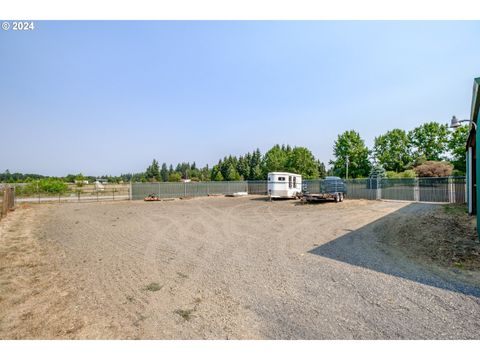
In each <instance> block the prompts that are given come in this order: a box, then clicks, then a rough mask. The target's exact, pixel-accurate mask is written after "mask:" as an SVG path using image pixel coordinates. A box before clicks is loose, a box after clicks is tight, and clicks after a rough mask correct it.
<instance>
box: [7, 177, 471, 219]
mask: <svg viewBox="0 0 480 360" xmlns="http://www.w3.org/2000/svg"><path fill="white" fill-rule="evenodd" d="M322 183H323V180H304V181H303V185H304V189H305V190H306V191H307V192H310V193H316V192H319V191H320V189H322V188H323V187H322ZM345 184H346V198H350V199H367V200H381V199H384V200H406V201H417V202H439V203H465V199H466V185H465V177H446V178H405V179H380V178H378V179H376V178H367V179H349V180H346V181H345ZM6 188H12V189H13V193H14V196H13V197H11V198H13V199H16V200H13V201H16V202H17V203H20V202H83V201H85V202H86V201H112V200H141V199H143V198H145V197H146V196H148V195H154V196H158V197H159V198H178V197H198V196H209V195H215V194H222V195H226V194H232V193H235V192H247V193H248V194H251V195H267V193H268V192H267V181H266V180H254V181H252V180H249V181H205V182H186V183H183V182H155V183H131V184H124V185H110V184H108V185H105V187H104V188H102V189H99V188H95V187H91V186H83V187H77V186H73V185H71V186H70V187H69V189H68V190H67V191H65V192H64V193H61V194H52V193H46V192H41V191H36V192H33V193H30V192H28V191H26V190H28V188H27V187H26V186H24V185H18V184H15V185H11V186H3V187H1V185H0V209H1V211H2V213H6V211H5V210H3V208H4V203H5V199H6V198H5V199H4V197H5V191H4V189H6ZM2 195H3V196H2ZM9 201H10V202H11V201H12V200H9ZM5 206H6V205H5ZM12 207H13V205H12Z"/></svg>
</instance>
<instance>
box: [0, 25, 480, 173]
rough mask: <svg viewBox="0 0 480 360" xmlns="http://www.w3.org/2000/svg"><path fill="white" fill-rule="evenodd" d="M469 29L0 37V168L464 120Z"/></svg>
mask: <svg viewBox="0 0 480 360" xmlns="http://www.w3.org/2000/svg"><path fill="white" fill-rule="evenodd" d="M479 38H480V23H479V22H454V21H448V22H388V21H383V22H368V21H363V22H350V21H344V22H336V21H318V22H307V21H301V22H274V21H264V22H253V21H246V22H229V21H222V22H213V21H212V22H209V21H199V22H193V21H186V22H180V21H165V22H160V21H158V22H147V21H144V22H140V21H130V22H113V21H108V22H107V21H105V22H93V21H84V22H79V21H78V22H60V21H49V22H36V29H35V30H34V31H24V32H14V31H11V30H10V31H0V75H1V76H0V81H1V86H0V126H1V130H0V132H1V133H2V137H1V139H2V140H1V141H0V171H4V170H5V169H9V170H10V171H11V172H14V171H19V172H34V173H41V174H47V175H65V174H67V173H79V172H82V173H84V174H92V175H95V174H96V175H100V174H112V175H118V174H120V173H126V172H137V171H143V170H144V169H145V168H146V166H148V164H149V163H150V162H151V160H152V159H153V158H156V159H158V160H159V162H167V163H168V164H170V163H173V164H176V163H177V162H182V161H190V162H193V161H196V163H197V165H201V166H203V165H204V164H206V163H209V164H210V165H212V164H214V163H216V162H217V161H218V159H219V158H220V157H223V156H224V155H227V154H232V155H241V154H244V153H246V152H248V151H252V150H253V149H255V148H256V147H259V148H260V150H261V151H262V152H265V151H266V150H268V149H269V148H270V147H271V146H272V145H274V144H276V143H280V144H282V143H284V144H290V145H292V146H294V145H298V146H306V147H308V148H309V149H311V150H312V152H313V153H314V155H315V156H316V157H317V158H319V159H320V160H322V161H324V162H325V163H327V162H328V160H329V159H331V158H332V147H333V143H334V140H335V138H336V136H337V135H338V134H339V133H341V132H343V131H345V130H349V129H355V130H357V131H359V132H360V134H361V136H362V137H363V138H364V139H365V141H366V143H367V145H369V146H371V145H372V144H373V139H374V137H375V136H377V135H380V134H382V133H384V132H386V131H387V130H390V129H392V128H394V127H399V128H403V129H406V130H410V129H412V128H414V127H415V126H418V125H420V124H421V123H424V122H428V121H439V122H443V123H446V122H448V121H449V119H450V118H451V116H452V115H453V114H455V115H457V117H459V118H462V119H465V118H468V116H469V107H470V101H471V90H472V84H473V78H474V77H478V76H480V47H479V46H478V45H477V44H478V39H479Z"/></svg>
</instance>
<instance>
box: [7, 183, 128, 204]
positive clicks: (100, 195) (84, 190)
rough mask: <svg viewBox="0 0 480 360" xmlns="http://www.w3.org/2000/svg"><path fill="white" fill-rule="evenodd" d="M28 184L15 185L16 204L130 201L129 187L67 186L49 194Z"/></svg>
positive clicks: (126, 185)
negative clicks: (60, 190) (62, 189)
mask: <svg viewBox="0 0 480 360" xmlns="http://www.w3.org/2000/svg"><path fill="white" fill-rule="evenodd" d="M27 185H28V184H15V185H14V186H15V190H16V202H17V203H42V202H92V201H117V200H130V185H129V184H124V185H121V184H120V185H117V184H115V185H113V184H112V185H110V184H107V185H105V186H102V187H95V186H89V185H84V186H75V185H69V187H68V189H67V190H65V191H62V192H60V193H51V192H46V191H41V190H40V189H38V188H37V189H33V191H32V189H31V188H29V187H27Z"/></svg>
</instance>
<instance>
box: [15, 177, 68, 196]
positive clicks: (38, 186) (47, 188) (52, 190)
mask: <svg viewBox="0 0 480 360" xmlns="http://www.w3.org/2000/svg"><path fill="white" fill-rule="evenodd" d="M67 190H68V185H67V184H65V183H64V182H63V181H61V180H56V179H42V180H36V181H32V182H30V183H28V185H26V186H24V187H22V190H21V193H22V194H25V195H32V194H36V193H49V194H63V193H65V192H67Z"/></svg>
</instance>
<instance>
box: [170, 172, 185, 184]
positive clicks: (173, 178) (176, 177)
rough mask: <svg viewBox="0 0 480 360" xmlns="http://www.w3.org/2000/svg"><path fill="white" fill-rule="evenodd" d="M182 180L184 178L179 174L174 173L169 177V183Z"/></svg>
mask: <svg viewBox="0 0 480 360" xmlns="http://www.w3.org/2000/svg"><path fill="white" fill-rule="evenodd" d="M181 179H182V176H181V175H180V174H179V173H177V172H174V173H171V174H170V175H168V181H170V182H176V181H180V180H181Z"/></svg>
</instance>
